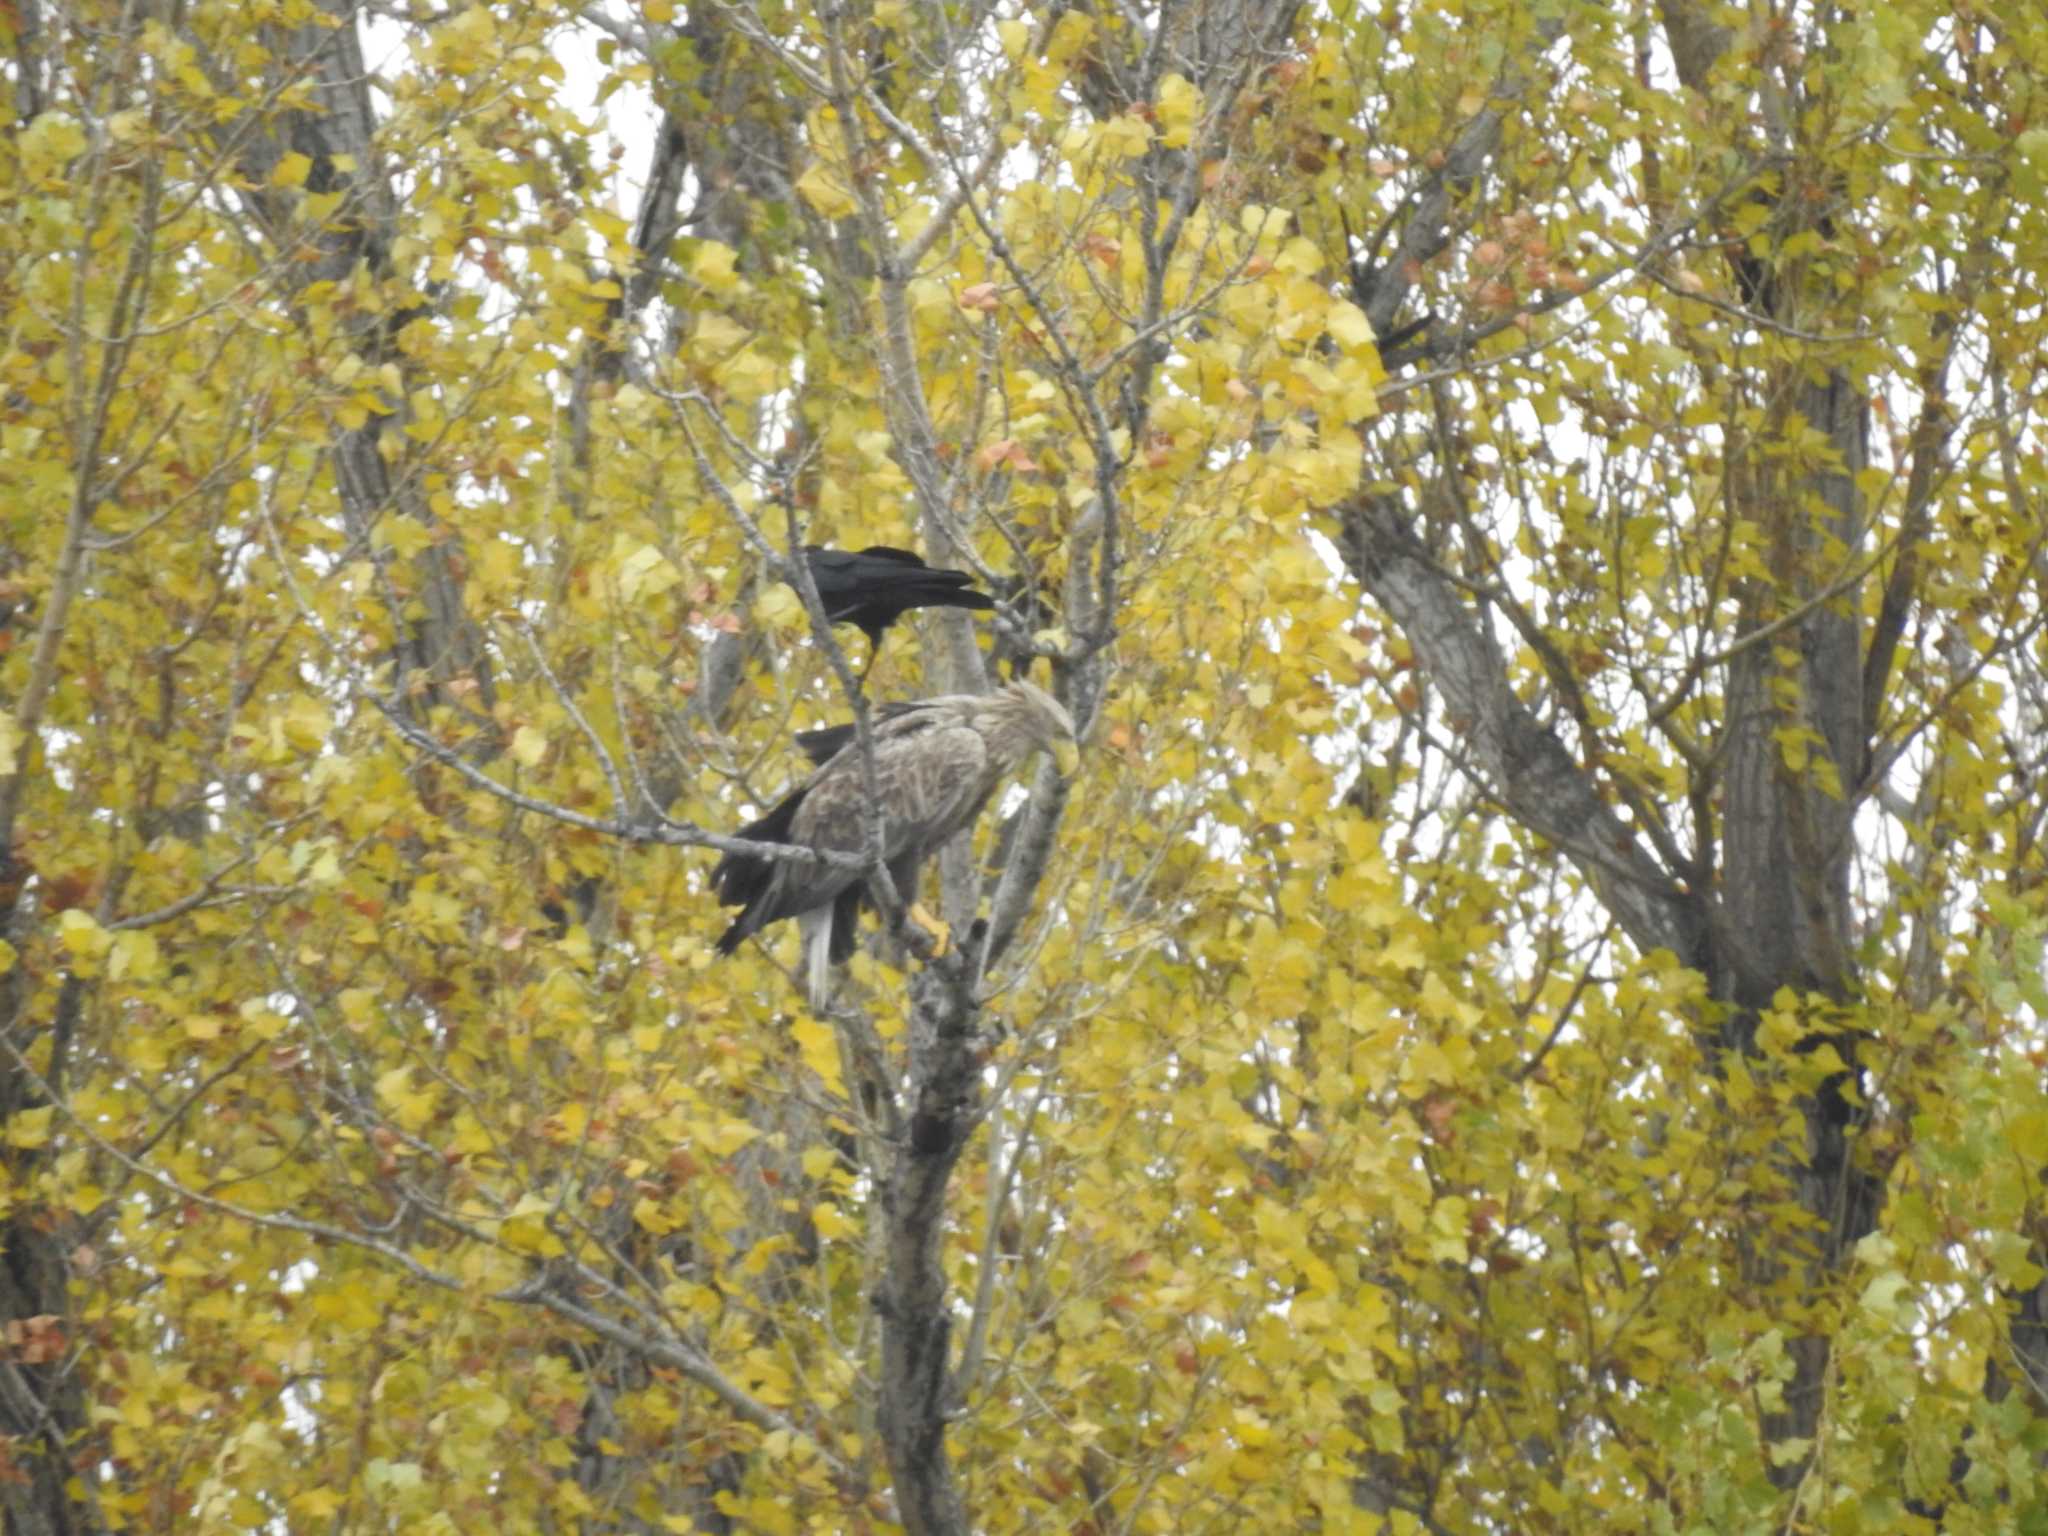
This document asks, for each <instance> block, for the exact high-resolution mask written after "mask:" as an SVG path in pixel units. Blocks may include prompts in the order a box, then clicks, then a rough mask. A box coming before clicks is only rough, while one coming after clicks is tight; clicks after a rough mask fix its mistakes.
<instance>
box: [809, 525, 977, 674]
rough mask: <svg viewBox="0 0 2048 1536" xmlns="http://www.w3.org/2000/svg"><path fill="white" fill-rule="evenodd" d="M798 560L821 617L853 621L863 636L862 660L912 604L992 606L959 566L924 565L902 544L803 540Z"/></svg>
mask: <svg viewBox="0 0 2048 1536" xmlns="http://www.w3.org/2000/svg"><path fill="white" fill-rule="evenodd" d="M804 563H805V564H806V565H808V566H810V568H811V580H812V581H814V582H816V583H817V584H818V599H819V601H820V602H822V603H823V604H824V605H825V617H826V618H828V619H830V620H831V621H832V622H833V623H834V624H856V625H858V626H860V631H861V633H862V634H864V635H866V636H867V637H868V647H869V649H868V664H869V665H870V666H872V665H874V648H875V647H877V646H879V645H880V644H881V643H882V631H883V630H885V629H887V628H888V627H889V626H890V625H891V624H894V623H895V622H896V621H897V620H898V619H899V618H901V617H902V616H903V615H904V614H905V613H907V612H908V611H909V610H910V609H912V608H993V607H995V599H994V598H992V597H990V596H989V595H988V594H987V593H986V592H978V591H976V590H975V589H974V578H973V577H972V576H970V575H968V574H967V572H965V571H948V570H940V569H936V568H934V567H932V566H929V565H926V564H925V563H924V561H922V560H920V559H919V558H918V557H917V556H916V555H914V554H912V553H911V552H910V551H909V550H907V549H891V548H890V547H889V546H888V545H887V544H870V545H869V546H868V547H867V548H866V549H863V550H858V551H854V550H844V549H822V548H820V547H819V546H818V545H816V544H806V545H805V546H804Z"/></svg>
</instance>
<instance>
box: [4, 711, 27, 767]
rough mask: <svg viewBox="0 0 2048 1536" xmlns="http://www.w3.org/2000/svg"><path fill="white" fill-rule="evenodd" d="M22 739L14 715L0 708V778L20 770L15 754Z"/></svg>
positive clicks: (18, 750) (19, 727)
mask: <svg viewBox="0 0 2048 1536" xmlns="http://www.w3.org/2000/svg"><path fill="white" fill-rule="evenodd" d="M23 740H24V737H23V736H22V732H21V726H20V725H19V724H17V723H16V721H15V718H14V716H13V715H11V714H10V713H8V712H7V711H6V710H4V709H0V779H4V778H6V777H8V776H9V775H10V774H13V773H17V772H19V771H20V759H19V757H18V755H17V754H19V752H20V751H21V744H22V741H23Z"/></svg>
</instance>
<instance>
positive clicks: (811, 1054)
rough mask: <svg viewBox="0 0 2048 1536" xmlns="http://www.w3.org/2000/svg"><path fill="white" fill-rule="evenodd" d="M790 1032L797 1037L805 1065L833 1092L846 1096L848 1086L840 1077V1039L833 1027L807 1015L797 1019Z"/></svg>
mask: <svg viewBox="0 0 2048 1536" xmlns="http://www.w3.org/2000/svg"><path fill="white" fill-rule="evenodd" d="M789 1032H790V1034H791V1035H792V1036H794V1037H795V1040H796V1045H797V1050H798V1051H799V1052H800V1053H802V1055H803V1059H804V1065H805V1066H807V1067H809V1068H810V1069H811V1071H813V1072H814V1073H816V1074H817V1076H818V1079H819V1081H821V1082H822V1083H824V1085H825V1086H826V1087H827V1088H829V1089H831V1090H832V1092H834V1093H837V1094H844V1093H845V1092H846V1085H845V1084H844V1083H843V1082H841V1081H840V1077H839V1038H838V1036H836V1035H834V1034H833V1033H832V1029H831V1026H829V1025H828V1024H826V1023H824V1022H823V1021H822V1020H820V1019H817V1018H814V1017H812V1016H811V1015H810V1014H807V1013H806V1014H802V1015H800V1016H799V1017H798V1018H797V1021H796V1022H795V1023H794V1024H793V1025H791V1026H790V1031H789Z"/></svg>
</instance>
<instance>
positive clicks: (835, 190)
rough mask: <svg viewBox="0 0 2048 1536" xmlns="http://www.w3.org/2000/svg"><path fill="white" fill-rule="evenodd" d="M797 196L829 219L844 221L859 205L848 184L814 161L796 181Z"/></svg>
mask: <svg viewBox="0 0 2048 1536" xmlns="http://www.w3.org/2000/svg"><path fill="white" fill-rule="evenodd" d="M796 190H797V196H799V197H801V198H802V199H803V200H804V201H805V202H807V203H809V204H810V205H811V206H812V207H813V208H815V209H816V210H817V211H818V212H819V213H821V214H823V215H824V216H825V217H826V218H828V219H843V218H845V217H846V216H847V215H848V214H849V213H852V212H853V210H854V209H855V208H856V207H858V206H859V205H858V204H857V203H855V202H854V200H853V194H852V193H851V192H849V191H848V190H847V189H846V184H845V183H844V182H843V181H841V180H840V179H839V178H838V177H837V176H835V175H834V174H833V173H832V172H831V171H830V170H828V169H827V168H826V166H825V163H824V162H823V161H822V160H813V161H812V162H811V165H810V169H808V170H806V171H805V172H804V173H803V175H801V176H799V177H797V179H796Z"/></svg>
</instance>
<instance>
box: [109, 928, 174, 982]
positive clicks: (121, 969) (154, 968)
mask: <svg viewBox="0 0 2048 1536" xmlns="http://www.w3.org/2000/svg"><path fill="white" fill-rule="evenodd" d="M162 969H163V961H162V957H161V956H160V955H159V954H158V952H157V943H156V939H155V938H154V937H153V936H152V935H150V934H147V933H122V934H116V935H115V936H114V943H113V949H112V951H111V952H110V953H109V955H108V956H107V975H108V976H110V977H111V978H113V979H114V980H115V981H120V980H121V979H122V978H123V977H132V978H133V979H134V980H136V981H151V980H154V979H155V977H156V976H157V974H158V972H160V971H161V970H162Z"/></svg>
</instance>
